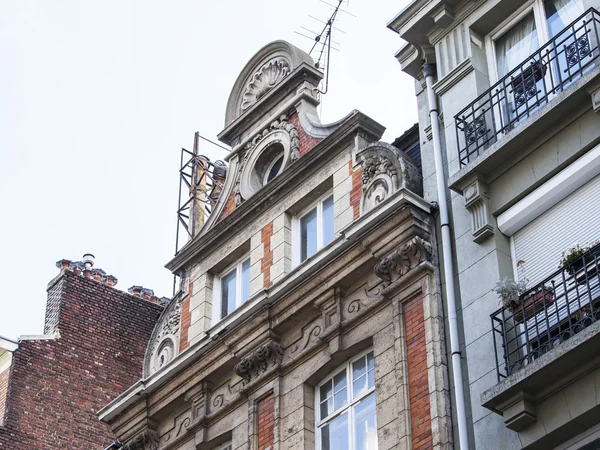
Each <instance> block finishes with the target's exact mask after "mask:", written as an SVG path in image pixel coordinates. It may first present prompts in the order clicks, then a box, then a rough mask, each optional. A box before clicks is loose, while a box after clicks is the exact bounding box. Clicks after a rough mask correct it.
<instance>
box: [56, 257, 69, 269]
mask: <svg viewBox="0 0 600 450" xmlns="http://www.w3.org/2000/svg"><path fill="white" fill-rule="evenodd" d="M56 267H58V268H59V269H60V270H61V271H65V270H69V267H71V261H69V260H68V259H61V260H60V261H56Z"/></svg>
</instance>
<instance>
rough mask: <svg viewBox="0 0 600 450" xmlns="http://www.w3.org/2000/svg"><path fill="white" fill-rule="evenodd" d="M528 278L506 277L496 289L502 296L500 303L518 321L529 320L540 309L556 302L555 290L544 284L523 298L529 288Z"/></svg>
mask: <svg viewBox="0 0 600 450" xmlns="http://www.w3.org/2000/svg"><path fill="white" fill-rule="evenodd" d="M527 282H528V281H527V280H526V279H523V280H520V281H514V280H513V279H511V278H509V277H504V278H502V279H500V281H498V282H497V283H496V287H495V288H494V290H495V291H496V292H497V293H498V295H499V296H500V303H501V304H502V306H504V308H505V309H510V310H511V311H512V314H513V318H514V319H515V322H517V323H523V322H524V321H525V320H529V319H530V318H531V317H533V316H534V315H535V314H537V313H538V312H539V311H541V310H542V309H543V308H545V307H546V306H548V305H550V304H552V303H553V302H554V292H553V290H552V288H551V287H549V286H544V287H543V288H539V289H537V290H535V291H533V292H530V294H529V295H528V296H527V297H526V298H523V297H522V296H523V294H524V293H525V291H526V290H527Z"/></svg>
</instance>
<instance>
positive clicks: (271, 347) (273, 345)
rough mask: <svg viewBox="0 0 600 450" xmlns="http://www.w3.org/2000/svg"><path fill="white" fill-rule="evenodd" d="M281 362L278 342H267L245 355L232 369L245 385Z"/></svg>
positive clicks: (280, 347)
mask: <svg viewBox="0 0 600 450" xmlns="http://www.w3.org/2000/svg"><path fill="white" fill-rule="evenodd" d="M282 360H283V347H282V346H281V344H280V343H279V342H275V341H269V342H267V343H266V344H263V345H261V346H260V347H258V348H257V349H256V350H254V351H253V352H252V353H250V354H249V355H246V356H245V357H244V358H242V360H241V361H240V362H239V363H238V364H236V366H235V367H234V368H233V370H234V372H235V373H236V374H237V375H239V376H240V377H241V378H242V379H244V381H246V383H249V382H250V381H251V380H252V378H257V377H258V376H260V375H261V374H262V373H264V372H266V371H267V369H268V368H269V366H271V365H277V364H280V363H281V361H282Z"/></svg>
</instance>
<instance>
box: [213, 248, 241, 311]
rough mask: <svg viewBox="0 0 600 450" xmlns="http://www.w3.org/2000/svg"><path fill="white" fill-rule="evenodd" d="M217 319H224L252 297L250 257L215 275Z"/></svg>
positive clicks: (215, 309)
mask: <svg viewBox="0 0 600 450" xmlns="http://www.w3.org/2000/svg"><path fill="white" fill-rule="evenodd" d="M214 292H215V298H214V301H215V305H216V306H218V308H213V312H217V314H216V315H217V316H218V317H216V320H219V319H222V318H224V317H226V316H227V315H229V314H231V313H232V312H233V311H235V310H236V309H237V308H239V307H240V306H242V304H243V303H245V302H246V301H247V300H248V299H249V298H250V258H248V257H246V258H242V259H241V260H239V261H238V262H237V263H236V264H234V265H233V266H231V267H229V268H228V269H227V270H225V271H223V273H222V274H221V275H218V276H216V277H215V286H214Z"/></svg>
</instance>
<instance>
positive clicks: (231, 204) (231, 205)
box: [219, 174, 235, 220]
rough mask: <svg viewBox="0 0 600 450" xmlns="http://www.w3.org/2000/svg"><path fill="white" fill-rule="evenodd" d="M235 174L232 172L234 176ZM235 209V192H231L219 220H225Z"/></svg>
mask: <svg viewBox="0 0 600 450" xmlns="http://www.w3.org/2000/svg"><path fill="white" fill-rule="evenodd" d="M233 175H234V174H231V176H233ZM234 210H235V192H231V194H230V195H229V198H228V199H227V203H225V207H224V208H223V212H221V215H220V216H219V220H223V219H224V218H225V217H227V216H228V215H229V214H231V213H232V212H233V211H234Z"/></svg>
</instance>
